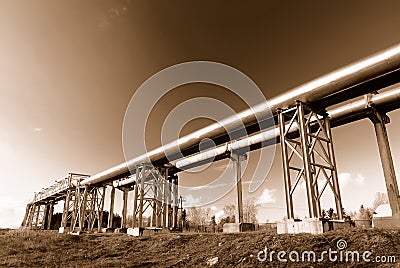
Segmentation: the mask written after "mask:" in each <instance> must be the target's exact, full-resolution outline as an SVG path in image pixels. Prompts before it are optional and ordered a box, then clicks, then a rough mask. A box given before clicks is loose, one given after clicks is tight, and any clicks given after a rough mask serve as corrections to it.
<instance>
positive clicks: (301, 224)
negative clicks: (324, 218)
mask: <svg viewBox="0 0 400 268" xmlns="http://www.w3.org/2000/svg"><path fill="white" fill-rule="evenodd" d="M277 233H278V234H285V233H288V234H298V233H309V234H322V233H323V226H322V222H321V220H320V219H318V218H312V219H303V220H293V219H288V220H283V221H280V222H278V223H277Z"/></svg>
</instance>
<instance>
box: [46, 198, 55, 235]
mask: <svg viewBox="0 0 400 268" xmlns="http://www.w3.org/2000/svg"><path fill="white" fill-rule="evenodd" d="M48 206H49V208H48V211H47V226H46V230H51V219H52V218H53V212H54V203H53V202H50V203H49V204H48Z"/></svg>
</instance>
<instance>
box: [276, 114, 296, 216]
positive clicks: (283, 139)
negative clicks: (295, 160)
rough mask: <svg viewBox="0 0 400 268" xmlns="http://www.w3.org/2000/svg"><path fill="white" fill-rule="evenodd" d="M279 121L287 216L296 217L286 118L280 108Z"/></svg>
mask: <svg viewBox="0 0 400 268" xmlns="http://www.w3.org/2000/svg"><path fill="white" fill-rule="evenodd" d="M278 122H279V131H280V141H281V142H280V143H281V151H282V163H283V175H284V180H285V197H286V216H287V218H288V219H294V212H293V199H292V194H291V193H290V191H291V189H292V184H291V181H290V180H291V179H290V171H289V158H288V150H287V145H286V127H285V118H284V114H283V112H282V110H281V109H278Z"/></svg>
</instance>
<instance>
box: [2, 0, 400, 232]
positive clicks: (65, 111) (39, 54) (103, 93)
mask: <svg viewBox="0 0 400 268" xmlns="http://www.w3.org/2000/svg"><path fill="white" fill-rule="evenodd" d="M399 11H400V3H399V2H398V1H395V0H393V1H379V2H378V1H363V2H359V1H334V2H333V1H324V2H322V1H301V2H300V1H296V2H294V1H292V2H289V1H253V2H250V3H244V2H242V1H230V2H229V4H227V3H226V2H218V3H216V2H215V1H196V2H194V1H193V2H188V1H168V2H167V1H165V2H156V1H128V0H124V1H122V0H121V1H94V0H92V1H77V0H74V1H62V0H60V1H50V0H36V1H28V0H21V1H12V0H3V1H0V36H1V42H0V126H1V128H0V183H1V185H2V186H1V187H0V227H10V226H12V227H16V226H19V225H20V223H21V221H22V218H23V214H24V211H25V206H26V204H27V203H28V202H29V201H30V200H32V198H33V193H34V192H35V191H39V190H41V188H42V187H45V186H49V185H51V184H52V183H53V182H54V180H56V179H61V178H63V177H64V176H65V174H67V173H68V172H78V173H85V174H96V173H98V172H100V171H103V170H105V169H107V168H109V167H112V166H114V165H116V164H119V163H121V162H123V161H124V154H123V148H122V124H123V120H124V114H125V111H126V109H127V107H128V104H129V101H130V99H131V97H132V96H133V95H134V93H135V91H136V90H137V89H138V88H139V86H140V85H141V84H142V83H143V82H144V81H146V79H148V78H149V77H151V76H152V75H154V74H155V73H157V72H158V71H161V70H163V69H164V68H166V67H169V66H172V65H175V64H178V63H183V62H187V61H198V60H202V61H214V62H219V63H223V64H226V65H229V66H232V67H234V68H236V69H238V70H240V71H241V72H243V73H245V74H246V75H247V76H249V77H250V78H251V79H252V80H253V81H254V82H255V83H256V84H257V86H258V87H259V88H260V89H261V91H262V93H263V94H264V95H265V97H266V98H267V99H268V98H270V97H273V96H276V95H278V94H280V93H282V92H285V91H287V90H289V89H291V88H293V87H295V86H297V85H300V84H302V83H305V82H307V81H310V80H312V79H314V78H317V77H318V76H321V75H323V74H326V73H328V72H330V71H333V70H335V69H337V68H340V67H342V66H345V65H347V64H349V63H352V62H354V61H356V60H359V59H361V58H364V57H366V56H369V55H370V54H372V53H375V52H377V51H380V50H383V49H385V48H388V47H390V46H392V45H394V44H397V43H399V42H400V36H399V34H398V33H399V28H400V16H398V13H399ZM196 96H203V97H210V98H214V99H218V100H220V101H222V102H224V103H226V104H228V105H229V106H230V107H232V109H233V110H235V111H240V110H242V109H244V108H246V107H245V106H244V104H243V102H241V101H240V100H238V99H237V98H235V97H232V94H227V93H226V90H223V89H221V88H218V87H217V86H212V85H207V84H202V85H187V86H182V87H179V88H177V89H176V91H173V92H171V94H169V95H168V96H165V97H164V98H163V99H162V101H160V102H159V103H158V104H157V106H156V107H155V112H154V113H153V114H152V117H151V121H150V122H149V123H148V126H146V128H148V129H150V130H151V131H149V136H148V137H146V139H147V141H148V143H149V147H152V148H154V147H157V146H158V145H159V144H160V143H161V142H160V130H161V127H160V125H161V124H160V123H162V122H163V120H164V119H165V118H166V116H167V115H168V113H169V112H170V111H171V109H172V108H173V107H175V106H177V105H178V104H179V103H181V102H182V101H183V100H185V99H190V98H193V97H196ZM141 112H142V111H140V110H139V111H137V113H138V114H139V115H140V114H141ZM389 115H390V117H391V120H392V122H391V123H390V124H389V125H388V132H389V138H390V142H391V147H392V153H393V158H394V162H395V168H396V172H397V174H399V173H400V170H399V169H400V164H399V163H400V156H399V152H400V141H399V140H398V139H396V137H399V135H400V128H399V127H398V126H399V124H400V112H398V111H395V112H392V113H390V114H389ZM208 123H209V121H207V120H203V121H201V120H200V121H197V122H195V123H191V124H188V125H187V126H185V127H184V129H183V133H188V132H190V131H192V130H193V129H196V128H199V127H201V126H204V125H206V124H208ZM139 127H140V128H143V126H139ZM333 137H334V143H335V150H336V151H335V152H336V161H337V166H338V173H339V176H340V180H341V182H342V183H341V187H342V197H343V204H344V207H345V208H346V209H348V210H355V209H357V208H358V207H359V206H360V205H361V204H367V205H370V204H371V203H372V201H373V196H374V194H375V192H384V191H385V184H384V179H383V174H382V171H381V167H380V162H379V161H380V160H379V156H378V152H377V145H376V141H375V137H374V131H373V126H372V124H371V123H370V122H369V121H367V120H364V121H360V122H355V123H352V124H349V125H346V126H342V127H338V128H336V129H334V130H333ZM140 153H142V152H138V155H139V154H140ZM223 165H229V163H228V162H227V161H221V162H219V163H216V164H215V165H214V166H215V167H216V168H218V167H220V166H223ZM281 165H282V164H281V162H280V151H279V147H276V151H275V158H274V161H273V163H272V168H271V170H270V172H269V174H268V176H267V177H266V179H265V181H264V183H263V185H262V186H261V187H260V188H259V189H258V190H257V191H256V192H254V193H252V194H249V193H248V192H247V191H246V182H247V181H248V180H249V178H248V177H246V175H245V177H244V181H245V183H244V185H245V187H244V188H245V191H244V198H255V199H256V200H258V202H259V204H260V205H261V208H260V211H259V221H260V222H263V221H265V220H266V219H269V220H271V219H278V218H282V217H283V216H284V213H285V203H284V196H283V178H282V171H281V170H282V167H281ZM210 172H211V173H212V171H210ZM203 177H204V176H203ZM206 180H207V179H196V180H194V179H193V177H191V176H190V175H182V176H181V178H180V182H181V183H182V184H183V185H189V186H190V185H202V184H204V183H205V181H206ZM202 194H203V195H204V193H199V195H198V196H195V195H192V196H186V197H185V199H186V200H187V202H188V203H192V204H195V203H196V202H198V201H199V200H200V199H201V198H202ZM233 197H234V192H231V193H229V194H228V195H226V196H225V197H224V198H222V199H221V200H218V201H217V202H215V203H214V204H212V205H213V206H214V207H215V208H214V210H213V211H216V213H219V212H220V210H221V209H222V207H223V206H224V205H226V204H231V203H233ZM302 197H303V196H302V193H301V189H300V191H299V197H298V199H299V200H298V202H297V200H296V201H295V202H296V204H298V205H297V213H298V214H299V215H302V213H303V212H304V211H305V208H306V207H305V205H304V204H303V203H302V199H304V198H302ZM118 198H120V195H119V197H118ZM296 198H297V197H296ZM106 207H107V202H106Z"/></svg>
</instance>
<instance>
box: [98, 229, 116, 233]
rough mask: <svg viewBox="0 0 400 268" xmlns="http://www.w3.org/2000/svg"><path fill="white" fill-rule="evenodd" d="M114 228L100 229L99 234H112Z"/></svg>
mask: <svg viewBox="0 0 400 268" xmlns="http://www.w3.org/2000/svg"><path fill="white" fill-rule="evenodd" d="M114 231H115V228H102V229H101V232H102V233H114Z"/></svg>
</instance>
